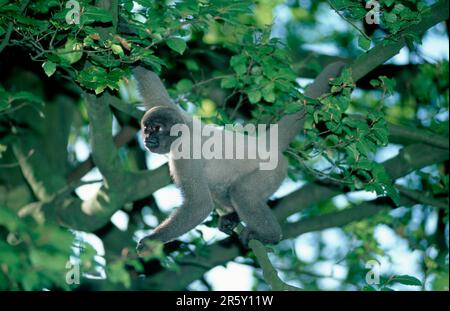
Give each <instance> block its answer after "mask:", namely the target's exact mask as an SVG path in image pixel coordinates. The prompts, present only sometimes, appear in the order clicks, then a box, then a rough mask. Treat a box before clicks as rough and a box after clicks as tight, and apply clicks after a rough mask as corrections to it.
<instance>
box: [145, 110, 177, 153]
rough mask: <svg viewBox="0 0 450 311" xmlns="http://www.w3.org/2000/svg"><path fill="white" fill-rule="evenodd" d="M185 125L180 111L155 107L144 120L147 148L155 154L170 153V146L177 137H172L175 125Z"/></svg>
mask: <svg viewBox="0 0 450 311" xmlns="http://www.w3.org/2000/svg"><path fill="white" fill-rule="evenodd" d="M181 123H184V122H183V119H182V118H181V116H180V114H179V112H178V111H176V110H175V109H172V108H166V107H155V108H152V109H150V110H149V111H147V112H146V113H145V115H144V117H143V118H142V122H141V126H142V134H143V138H144V144H145V147H146V148H147V149H148V150H150V151H151V152H154V153H159V154H164V153H169V152H170V146H171V145H172V143H173V142H174V140H175V139H177V136H170V129H171V127H172V126H173V125H175V124H181Z"/></svg>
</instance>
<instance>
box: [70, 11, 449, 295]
mask: <svg viewBox="0 0 450 311" xmlns="http://www.w3.org/2000/svg"><path fill="white" fill-rule="evenodd" d="M289 18H290V12H289V9H288V8H287V7H286V6H285V5H279V6H277V7H276V8H275V10H274V35H276V36H282V35H283V25H284V23H285V22H286V21H287V20H288V19H289ZM319 21H324V22H323V24H322V25H320V26H319V27H323V28H324V31H326V30H328V31H329V30H330V29H345V28H348V27H349V26H348V25H347V24H346V22H345V21H343V20H342V19H341V18H340V17H339V16H338V15H337V14H336V13H335V12H332V11H331V10H325V11H324V13H322V16H320V18H319ZM437 27H442V25H438V26H437ZM448 44H449V42H448V38H447V37H446V36H440V35H438V34H436V32H434V31H432V30H430V31H428V33H427V35H426V36H425V38H424V40H423V46H422V47H421V52H422V53H423V55H424V56H425V59H427V60H428V61H429V62H435V61H438V60H442V59H447V60H448V58H449V46H448ZM310 48H311V49H313V50H315V51H317V52H320V53H324V54H330V55H333V54H336V51H337V50H336V48H335V47H334V46H332V45H317V46H314V47H310ZM408 62H409V55H408V51H407V49H406V48H404V49H402V50H401V51H400V53H399V54H398V55H396V56H395V57H394V58H392V59H391V60H390V61H389V63H394V64H406V63H408ZM309 81H310V80H307V79H300V82H301V83H305V82H306V83H307V82H309ZM446 118H447V119H448V115H447V116H446ZM114 128H115V131H117V130H118V128H117V124H116V125H115V126H114ZM138 141H139V142H140V139H138ZM140 143H141V142H140ZM141 146H142V145H141ZM74 149H75V153H76V157H77V160H78V161H83V160H85V159H87V157H88V156H89V154H90V150H89V149H90V148H89V145H88V144H87V143H86V142H85V141H83V140H81V139H79V140H77V141H76V143H75V146H74ZM399 149H400V148H399V146H396V145H389V146H387V147H386V148H383V149H381V150H380V151H379V152H378V154H377V155H376V161H379V162H382V161H385V160H387V159H389V158H392V157H394V156H395V155H397V154H398V152H399ZM146 160H147V164H148V167H149V168H150V169H154V168H157V167H158V166H160V165H162V164H164V163H166V162H167V158H166V157H165V156H163V155H156V154H149V153H148V152H147V159H146ZM100 178H101V175H100V173H99V171H98V169H96V168H95V169H93V170H92V171H91V172H89V173H88V174H87V175H86V176H84V177H83V179H82V180H83V181H89V180H98V179H100ZM399 182H400V183H401V182H402V180H400V181H399ZM301 186H302V183H295V182H293V181H290V180H286V181H285V182H284V183H283V184H282V186H281V187H280V189H279V190H278V191H277V192H276V193H275V194H274V197H282V196H284V195H286V194H288V193H290V192H292V191H295V190H297V189H299V188H300V187H301ZM99 188H100V183H94V184H89V185H84V186H81V187H79V188H77V189H76V192H77V194H78V195H79V196H80V198H81V199H83V200H86V199H89V198H91V197H92V196H94V195H95V193H96V192H97V190H98V189H99ZM154 197H155V199H156V202H157V203H158V206H159V207H160V208H161V210H163V211H171V210H173V209H174V208H176V207H177V206H179V205H180V204H181V194H180V192H179V190H178V189H177V188H176V187H175V186H173V185H170V186H167V187H164V188H162V189H159V190H158V191H156V192H155V193H154ZM374 197H375V195H374V194H372V193H367V192H364V191H358V192H354V193H351V194H348V195H340V196H337V197H335V198H334V199H333V201H334V203H335V204H336V206H338V207H345V206H346V205H347V204H348V201H358V200H370V199H373V198H374ZM398 210H399V211H397V213H401V212H402V211H401V208H400V209H398ZM413 215H414V217H416V218H417V219H420V217H421V216H422V215H421V210H420V209H419V208H414V207H413ZM144 220H145V221H146V223H147V224H148V225H151V226H154V225H156V222H157V221H156V219H155V218H154V217H153V216H151V215H148V214H147V215H145V216H144ZM112 221H113V223H114V224H115V225H116V226H117V227H118V228H119V229H122V230H125V229H126V224H127V216H126V213H124V212H121V211H118V212H117V213H116V214H115V215H114V216H113V218H112ZM436 225H437V215H436V217H433V216H432V217H429V223H428V224H427V228H428V230H430V231H433V228H435V227H436ZM197 229H199V230H201V231H202V233H203V235H204V238H205V239H206V241H208V242H214V241H215V240H217V239H223V238H225V237H226V235H225V234H223V233H221V232H220V231H218V230H216V229H213V228H208V227H206V226H204V225H200V226H199V227H198V228H197ZM144 233H145V232H140V233H139V234H137V238H138V237H140V236H142V235H144ZM192 234H195V233H192V232H191V233H188V234H186V235H184V236H183V237H181V239H186V238H189V236H190V235H192ZM80 235H82V236H83V237H84V238H85V239H86V240H87V241H88V242H89V243H90V244H92V245H93V246H94V247H95V248H96V249H97V251H98V254H99V255H100V256H101V255H102V254H104V249H103V245H102V243H101V240H100V239H98V238H97V237H96V236H94V235H92V234H86V233H83V234H81V233H80ZM317 235H321V237H322V239H323V241H324V243H325V245H326V247H327V252H330V253H332V252H342V250H343V249H344V250H345V247H349V246H350V241H347V238H346V237H345V235H344V234H343V233H342V231H341V230H340V229H337V228H330V229H327V230H324V231H322V232H320V233H319V232H310V233H306V234H302V235H301V236H299V237H298V238H296V239H295V240H294V243H293V248H294V250H295V252H296V254H297V256H298V258H299V259H301V260H303V261H305V262H310V263H314V262H315V261H316V260H317V257H318V255H319V248H318V245H317ZM375 238H376V240H377V241H378V242H379V243H380V245H381V247H382V248H383V249H385V250H386V252H387V254H388V255H390V256H391V257H392V259H393V263H392V264H391V263H389V262H387V260H386V259H385V258H382V257H379V258H374V259H377V260H378V261H379V262H380V263H381V272H382V273H387V274H408V275H413V276H416V277H418V278H419V279H422V277H423V276H422V275H421V273H420V269H419V261H420V258H421V255H420V254H419V253H418V252H417V251H411V250H410V249H409V247H408V243H407V241H406V240H404V239H402V238H400V237H398V236H397V235H396V234H395V232H394V231H393V230H392V229H391V228H389V227H388V226H386V225H383V224H380V225H378V226H377V227H376V230H375ZM272 259H273V258H272ZM275 264H276V263H275ZM313 267H314V268H313V271H314V272H316V273H318V274H320V275H327V276H330V277H327V278H323V279H322V280H321V281H320V286H321V288H322V289H324V290H333V289H336V288H337V286H338V285H339V284H340V282H339V281H338V280H339V279H344V278H345V276H346V274H347V272H348V271H347V268H346V267H345V266H344V265H342V264H339V263H336V262H334V261H332V260H328V261H320V262H317V263H315V264H314V265H313ZM205 278H206V280H207V281H208V282H209V283H210V284H211V286H212V288H213V289H214V290H225V291H226V290H239V291H241V290H242V291H245V290H251V289H252V286H253V268H251V267H249V266H247V265H244V264H240V263H236V262H230V263H228V264H227V265H226V267H223V266H219V267H215V268H213V269H211V270H210V271H208V272H207V273H206V275H205ZM236 280H239V282H236ZM293 285H296V284H293ZM202 286H203V285H202V284H200V282H194V283H193V284H191V286H190V288H191V289H193V290H196V289H202V288H203V287H202ZM426 286H429V284H428V285H426ZM393 287H394V288H395V289H399V290H414V289H418V288H414V287H411V286H402V285H395V286H393Z"/></svg>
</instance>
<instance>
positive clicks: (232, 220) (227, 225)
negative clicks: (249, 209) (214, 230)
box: [218, 212, 240, 235]
mask: <svg viewBox="0 0 450 311" xmlns="http://www.w3.org/2000/svg"><path fill="white" fill-rule="evenodd" d="M239 221H240V220H239V216H238V214H237V213H236V212H234V213H230V214H226V215H223V216H220V217H219V228H218V229H219V230H220V231H222V232H223V233H226V234H228V235H232V234H233V230H234V228H236V226H237V225H238V224H239Z"/></svg>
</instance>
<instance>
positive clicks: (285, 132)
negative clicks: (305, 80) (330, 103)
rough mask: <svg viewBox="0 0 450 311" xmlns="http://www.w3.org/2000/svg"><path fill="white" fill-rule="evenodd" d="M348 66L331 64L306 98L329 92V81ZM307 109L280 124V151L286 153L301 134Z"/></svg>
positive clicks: (287, 117)
mask: <svg viewBox="0 0 450 311" xmlns="http://www.w3.org/2000/svg"><path fill="white" fill-rule="evenodd" d="M345 65H346V64H345V63H344V62H335V63H332V64H329V65H328V66H327V67H325V69H324V70H322V72H321V73H320V74H319V75H318V76H317V78H316V79H315V80H314V82H313V83H312V84H310V85H309V86H308V87H307V88H306V90H305V96H307V97H310V98H317V97H319V96H320V95H322V94H324V93H326V92H328V91H329V88H330V85H329V81H330V79H331V78H334V77H337V76H338V75H339V74H340V72H341V70H342V68H343V67H344V66H345ZM305 113H306V111H305V109H301V110H300V111H298V112H296V113H293V114H288V115H286V116H284V117H283V118H282V119H281V120H280V121H279V122H278V147H279V150H281V151H284V150H286V149H287V147H288V146H289V144H290V143H291V141H292V140H293V139H294V138H295V137H296V136H297V135H298V134H299V133H300V131H301V130H302V129H303V124H304V123H305Z"/></svg>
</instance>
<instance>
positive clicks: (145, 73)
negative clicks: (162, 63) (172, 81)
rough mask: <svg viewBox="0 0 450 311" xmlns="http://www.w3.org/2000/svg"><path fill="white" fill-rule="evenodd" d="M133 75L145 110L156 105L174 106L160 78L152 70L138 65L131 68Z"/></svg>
mask: <svg viewBox="0 0 450 311" xmlns="http://www.w3.org/2000/svg"><path fill="white" fill-rule="evenodd" d="M133 76H134V78H135V79H136V81H137V84H138V90H139V93H140V94H141V96H142V98H143V100H144V104H145V108H147V110H148V109H150V108H153V107H156V106H166V107H171V108H174V107H176V106H175V104H174V103H173V102H172V100H171V99H170V97H169V94H168V93H167V90H166V88H165V87H164V85H163V84H162V82H161V79H160V78H159V77H158V76H157V75H156V74H155V73H154V72H153V71H150V70H148V69H145V68H144V67H142V66H138V67H135V68H134V69H133Z"/></svg>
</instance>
